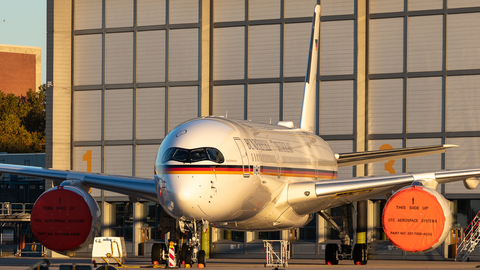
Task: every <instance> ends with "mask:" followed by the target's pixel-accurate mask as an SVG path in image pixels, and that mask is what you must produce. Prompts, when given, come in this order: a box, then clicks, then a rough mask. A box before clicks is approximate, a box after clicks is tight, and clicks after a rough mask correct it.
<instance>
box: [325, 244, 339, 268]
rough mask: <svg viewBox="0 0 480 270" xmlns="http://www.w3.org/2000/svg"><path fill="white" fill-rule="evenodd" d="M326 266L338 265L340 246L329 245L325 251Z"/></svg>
mask: <svg viewBox="0 0 480 270" xmlns="http://www.w3.org/2000/svg"><path fill="white" fill-rule="evenodd" d="M325 264H332V265H336V264H338V245H337V244H327V247H326V249H325Z"/></svg>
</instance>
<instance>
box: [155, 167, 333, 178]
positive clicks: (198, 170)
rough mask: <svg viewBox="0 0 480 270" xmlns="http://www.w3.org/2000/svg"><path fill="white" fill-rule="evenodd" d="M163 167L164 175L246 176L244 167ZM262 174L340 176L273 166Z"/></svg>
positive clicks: (325, 172) (264, 168)
mask: <svg viewBox="0 0 480 270" xmlns="http://www.w3.org/2000/svg"><path fill="white" fill-rule="evenodd" d="M162 167H163V173H164V174H230V175H235V174H244V170H243V166H242V165H216V166H210V165H193V166H184V165H164V166H162ZM250 174H254V173H253V167H252V166H250ZM260 174H262V175H277V176H278V175H281V176H284V177H308V178H315V177H320V178H328V179H334V178H337V175H338V173H337V171H328V170H315V169H305V168H288V167H272V166H260Z"/></svg>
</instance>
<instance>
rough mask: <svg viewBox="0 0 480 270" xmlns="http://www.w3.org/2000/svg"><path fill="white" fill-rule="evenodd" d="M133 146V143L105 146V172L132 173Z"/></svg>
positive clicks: (116, 173)
mask: <svg viewBox="0 0 480 270" xmlns="http://www.w3.org/2000/svg"><path fill="white" fill-rule="evenodd" d="M132 148H133V147H132V146H131V145H121V146H105V173H107V174H115V175H127V176H129V175H132V169H133V167H132ZM123 196H124V195H123Z"/></svg>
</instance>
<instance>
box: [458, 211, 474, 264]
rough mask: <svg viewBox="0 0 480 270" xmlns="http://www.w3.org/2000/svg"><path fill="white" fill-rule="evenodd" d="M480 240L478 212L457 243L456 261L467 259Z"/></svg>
mask: <svg viewBox="0 0 480 270" xmlns="http://www.w3.org/2000/svg"><path fill="white" fill-rule="evenodd" d="M479 242H480V212H478V213H477V215H476V216H475V218H474V219H473V220H472V222H470V224H469V225H468V227H467V228H466V229H465V230H464V231H463V233H462V237H460V240H459V241H458V242H457V243H456V244H457V256H456V257H455V261H457V260H460V259H462V261H463V262H464V261H467V260H468V256H470V253H472V251H473V250H474V249H475V247H476V246H477V244H478V243H479Z"/></svg>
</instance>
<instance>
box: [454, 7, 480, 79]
mask: <svg viewBox="0 0 480 270" xmlns="http://www.w3.org/2000/svg"><path fill="white" fill-rule="evenodd" d="M450 2H451V1H450ZM478 25H480V13H465V14H451V15H448V18H447V70H453V69H477V68H480V54H479V53H478V51H479V50H480V32H479V31H477V30H478Z"/></svg>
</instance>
